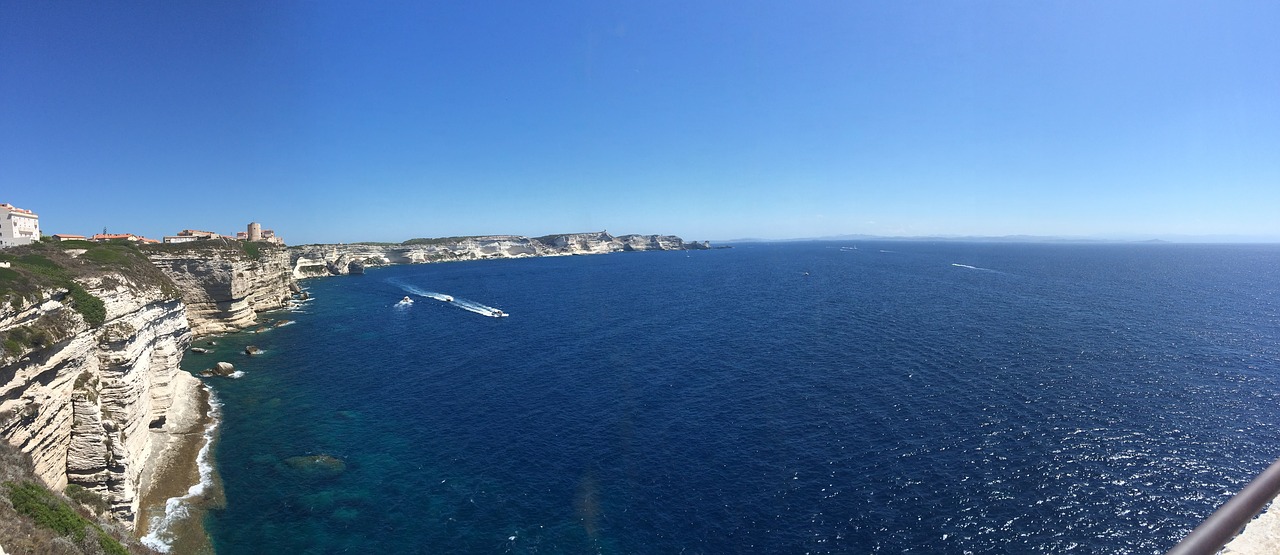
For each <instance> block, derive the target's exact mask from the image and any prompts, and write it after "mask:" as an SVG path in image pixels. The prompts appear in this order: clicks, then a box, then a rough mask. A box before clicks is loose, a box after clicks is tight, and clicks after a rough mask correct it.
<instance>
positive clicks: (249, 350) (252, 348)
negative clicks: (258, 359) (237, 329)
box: [244, 345, 262, 356]
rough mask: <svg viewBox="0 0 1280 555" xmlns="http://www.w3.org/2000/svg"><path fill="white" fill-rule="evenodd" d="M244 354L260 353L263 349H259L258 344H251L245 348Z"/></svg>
mask: <svg viewBox="0 0 1280 555" xmlns="http://www.w3.org/2000/svg"><path fill="white" fill-rule="evenodd" d="M244 354H246V355H249V356H253V355H259V354H262V349H259V348H258V346H257V345H249V346H248V347H245V348H244Z"/></svg>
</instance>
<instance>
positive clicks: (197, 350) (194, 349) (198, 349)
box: [191, 347, 209, 355]
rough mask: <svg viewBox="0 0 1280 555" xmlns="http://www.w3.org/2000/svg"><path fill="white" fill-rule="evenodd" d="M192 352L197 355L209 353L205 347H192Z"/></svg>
mask: <svg viewBox="0 0 1280 555" xmlns="http://www.w3.org/2000/svg"><path fill="white" fill-rule="evenodd" d="M191 352H193V353H196V354H198V355H203V354H205V353H208V352H209V349H205V348H203V347H192V348H191Z"/></svg>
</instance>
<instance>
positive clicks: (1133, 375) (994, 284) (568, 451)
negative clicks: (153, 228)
mask: <svg viewBox="0 0 1280 555" xmlns="http://www.w3.org/2000/svg"><path fill="white" fill-rule="evenodd" d="M854 246H855V245H853V244H852V243H850V244H838V243H800V244H782V245H769V244H762V245H742V246H739V247H738V248H734V249H730V250H717V251H696V252H690V253H684V252H656V253H625V254H615V255H608V256H589V257H568V258H543V259H526V260H501V261H480V262H464V263H448V264H433V265H423V266H400V267H392V268H385V269H377V270H372V271H370V272H369V273H368V274H366V275H364V276H352V277H343V278H330V279H321V280H312V281H309V282H307V283H306V286H307V287H308V288H309V289H310V292H311V293H312V295H314V297H315V298H314V300H312V301H310V302H309V303H307V304H306V305H305V307H304V308H303V309H302V310H301V311H299V312H296V313H280V314H276V315H272V317H275V318H284V319H292V320H296V323H295V324H293V325H289V326H285V327H281V328H277V329H273V330H271V331H268V332H265V333H261V334H238V335H235V336H228V337H225V338H219V341H220V345H219V346H218V349H219V351H218V352H217V353H215V354H212V355H188V357H187V359H186V363H185V364H187V365H188V366H189V369H191V370H197V369H198V368H200V367H202V366H207V365H209V364H211V362H212V361H216V360H230V361H232V362H234V363H235V364H236V365H237V367H238V368H239V369H241V370H243V371H244V372H245V374H244V376H243V377H241V378H239V379H234V380H233V379H213V378H211V379H208V380H207V381H208V383H210V384H211V385H212V386H213V388H214V389H215V391H216V393H217V395H218V397H219V399H220V400H221V402H222V403H223V410H222V413H223V423H222V427H221V428H220V439H219V443H218V445H217V449H216V458H217V467H218V470H219V472H220V474H221V476H222V479H223V483H224V487H225V491H226V498H227V505H226V507H225V509H222V510H218V511H214V512H211V513H210V514H209V515H208V519H207V523H206V524H207V527H208V529H209V531H210V532H211V534H212V536H213V539H214V543H215V546H216V547H217V549H218V552H219V553H345V552H358V553H368V552H386V553H438V552H474V553H499V552H513V553H584V552H602V553H675V552H680V551H681V550H684V551H685V552H703V553H745V552H755V553H794V552H802V551H803V552H813V553H823V552H831V553H840V552H876V551H880V552H892V553H898V552H904V551H912V550H914V551H920V552H930V553H933V552H943V553H963V552H992V551H1007V552H1033V551H1035V552H1054V553H1057V552H1070V551H1080V552H1089V553H1093V552H1107V553H1116V552H1135V553H1150V552H1160V551H1163V550H1164V549H1166V548H1168V547H1169V546H1171V545H1172V544H1173V543H1175V542H1176V541H1177V539H1178V538H1180V537H1181V535H1183V534H1185V532H1186V531H1188V530H1189V529H1190V528H1192V527H1193V526H1194V525H1195V524H1196V523H1198V521H1199V520H1200V519H1201V518H1203V517H1204V516H1205V515H1207V514H1208V513H1209V512H1211V511H1212V509H1213V508H1214V507H1215V506H1216V505H1217V504H1218V503H1220V502H1222V501H1223V500H1224V499H1225V497H1224V495H1225V493H1226V492H1228V491H1232V490H1234V489H1237V488H1238V487H1240V486H1241V485H1242V484H1243V483H1244V482H1245V481H1247V480H1248V479H1249V478H1250V477H1252V475H1253V474H1255V473H1257V472H1258V471H1260V470H1262V469H1263V468H1264V467H1265V466H1266V465H1267V464H1268V463H1269V462H1270V461H1271V460H1273V459H1274V458H1275V457H1277V456H1280V434H1278V433H1277V427H1276V424H1277V422H1278V421H1280V377H1278V376H1277V371H1280V284H1278V282H1277V276H1280V249H1277V248H1276V247H1272V246H1261V247H1258V246H1253V247H1245V246H1164V245H1160V246H1157V245H1145V246H1119V245H1107V246H1097V245H1095V246H1067V245H1063V246H1046V245H1038V246H1031V245H967V244H929V243H892V244H890V243H886V244H871V243H860V244H858V245H856V247H857V249H856V250H855V249H854V248H853V247H854ZM414 291H418V292H439V293H445V294H449V295H452V296H454V297H455V298H457V299H458V300H459V301H473V302H475V303H481V304H483V305H488V306H493V307H498V308H501V309H503V310H505V311H506V312H508V313H510V314H511V316H510V317H508V318H501V319H498V318H489V317H485V316H482V315H480V314H477V313H475V312H469V311H466V310H462V309H460V308H458V307H457V306H455V305H456V304H458V303H445V302H440V301H437V300H434V299H431V298H429V297H424V296H421V295H418V294H415V293H413V292H414ZM406 294H410V295H414V296H415V300H416V302H415V303H414V304H413V305H412V306H410V307H403V306H396V301H398V300H399V299H400V298H401V297H402V296H404V295H406ZM248 343H252V344H255V345H258V346H260V347H262V348H263V349H265V353H264V354H263V355H262V356H260V357H255V358H249V357H246V356H243V355H240V354H238V352H239V351H240V349H241V348H242V347H243V346H244V345H245V344H248ZM321 455H323V456H324V457H320V456H321Z"/></svg>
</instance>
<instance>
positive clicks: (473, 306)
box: [388, 280, 509, 318]
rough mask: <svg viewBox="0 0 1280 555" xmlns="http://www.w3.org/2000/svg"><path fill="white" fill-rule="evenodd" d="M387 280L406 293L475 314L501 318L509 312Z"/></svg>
mask: <svg viewBox="0 0 1280 555" xmlns="http://www.w3.org/2000/svg"><path fill="white" fill-rule="evenodd" d="M388 281H389V282H390V283H393V284H395V285H396V286H397V287H399V288H401V289H403V290H404V291H405V292H406V293H409V294H411V295H418V296H420V297H427V298H429V299H435V300H437V301H440V302H445V303H451V304H453V305H454V306H456V307H458V308H461V309H463V310H466V311H468V312H474V313H476V314H480V315H482V316H488V317H490V318H503V317H506V316H509V314H507V313H506V312H503V311H502V310H501V309H499V308H495V307H492V306H489V305H484V304H480V303H478V302H475V301H469V300H467V299H457V298H454V297H453V295H446V294H444V293H438V292H436V291H427V290H425V289H420V288H418V287H414V286H412V285H409V284H407V283H401V282H399V281H396V280H388ZM403 302H404V301H401V303H403Z"/></svg>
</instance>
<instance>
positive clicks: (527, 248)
mask: <svg viewBox="0 0 1280 555" xmlns="http://www.w3.org/2000/svg"><path fill="white" fill-rule="evenodd" d="M709 248H711V245H710V244H709V243H708V242H706V241H685V240H683V239H681V238H679V237H676V236H674V235H620V236H614V235H610V234H609V233H608V232H604V231H600V232H593V233H566V234H560V235H547V236H543V237H524V236H521V235H483V236H472V237H444V238H436V239H410V240H408V241H405V242H403V243H400V244H394V243H351V244H338V245H303V246H299V247H290V248H289V258H290V263H291V265H292V270H293V277H294V278H296V279H302V278H307V277H316V276H330V275H348V274H360V273H364V269H365V268H366V267H370V266H385V265H390V264H423V263H428V262H445V261H452V260H483V259H491V258H527V257H535V256H568V255H584V254H607V253H612V252H626V251H658V250H703V249H709Z"/></svg>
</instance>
